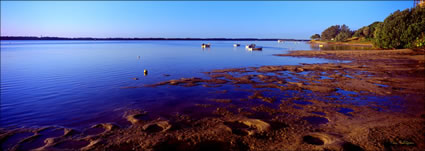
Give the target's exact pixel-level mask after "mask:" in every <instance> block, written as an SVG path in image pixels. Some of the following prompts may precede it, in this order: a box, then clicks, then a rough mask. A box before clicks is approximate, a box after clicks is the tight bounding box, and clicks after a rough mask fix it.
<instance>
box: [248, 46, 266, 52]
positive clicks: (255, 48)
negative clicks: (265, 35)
mask: <svg viewBox="0 0 425 151" xmlns="http://www.w3.org/2000/svg"><path fill="white" fill-rule="evenodd" d="M248 50H249V51H254V50H257V51H262V50H263V47H254V48H248Z"/></svg>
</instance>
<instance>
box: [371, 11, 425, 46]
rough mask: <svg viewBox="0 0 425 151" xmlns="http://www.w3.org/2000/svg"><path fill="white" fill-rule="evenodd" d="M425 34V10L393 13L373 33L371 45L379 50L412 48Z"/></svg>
mask: <svg viewBox="0 0 425 151" xmlns="http://www.w3.org/2000/svg"><path fill="white" fill-rule="evenodd" d="M424 32H425V8H421V7H416V8H412V9H406V10H404V11H399V10H397V11H395V12H394V13H392V14H391V15H390V16H388V17H387V18H386V19H385V20H384V22H382V23H380V24H378V25H377V26H376V29H375V31H374V36H375V38H374V40H373V43H374V44H375V46H376V47H380V48H387V49H388V48H413V47H416V46H415V44H414V43H415V41H417V40H418V37H419V39H420V36H421V35H422V34H423V33H424Z"/></svg>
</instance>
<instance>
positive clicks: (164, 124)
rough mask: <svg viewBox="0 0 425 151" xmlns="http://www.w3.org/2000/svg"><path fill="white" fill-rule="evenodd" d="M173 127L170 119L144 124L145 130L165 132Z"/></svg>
mask: <svg viewBox="0 0 425 151" xmlns="http://www.w3.org/2000/svg"><path fill="white" fill-rule="evenodd" d="M170 128H171V124H170V123H168V121H157V122H152V123H148V124H146V125H144V126H143V130H144V131H147V132H152V133H155V132H165V131H167V130H169V129H170Z"/></svg>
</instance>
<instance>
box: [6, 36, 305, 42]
mask: <svg viewBox="0 0 425 151" xmlns="http://www.w3.org/2000/svg"><path fill="white" fill-rule="evenodd" d="M0 40H208V41H277V40H281V41H310V40H305V39H277V38H92V37H78V38H68V37H30V36H28V37H27V36H2V37H0Z"/></svg>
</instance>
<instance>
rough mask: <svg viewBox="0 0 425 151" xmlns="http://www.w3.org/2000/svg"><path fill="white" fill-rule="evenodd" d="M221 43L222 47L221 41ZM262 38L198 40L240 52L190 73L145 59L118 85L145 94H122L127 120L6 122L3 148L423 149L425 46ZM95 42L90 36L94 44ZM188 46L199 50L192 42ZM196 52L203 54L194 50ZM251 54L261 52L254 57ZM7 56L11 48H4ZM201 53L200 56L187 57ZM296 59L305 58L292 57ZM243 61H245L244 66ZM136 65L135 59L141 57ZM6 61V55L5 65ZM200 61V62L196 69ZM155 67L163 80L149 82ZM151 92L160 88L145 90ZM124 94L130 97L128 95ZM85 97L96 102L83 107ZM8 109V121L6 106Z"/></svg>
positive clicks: (123, 115)
mask: <svg viewBox="0 0 425 151" xmlns="http://www.w3.org/2000/svg"><path fill="white" fill-rule="evenodd" d="M255 43H257V44H258V42H255ZM288 43H289V42H288ZM180 44H181V43H180ZM178 45H179V43H175V44H174V46H173V47H170V49H173V48H174V49H179V46H178ZM217 45H218V48H214V46H217ZM259 45H262V46H264V48H265V49H264V50H263V51H262V52H247V51H245V50H244V49H243V48H231V45H230V46H228V44H223V45H222V46H220V44H216V45H214V43H213V44H212V46H211V48H210V49H205V50H202V49H201V48H200V45H199V44H197V45H195V47H196V50H197V51H199V52H202V53H203V52H207V53H208V52H210V53H214V51H216V53H217V52H223V53H219V55H217V56H215V57H226V55H227V56H232V55H234V56H232V57H230V58H226V59H224V60H216V61H221V63H223V62H225V61H228V62H225V63H224V64H225V65H222V66H213V67H210V68H207V70H197V69H196V66H201V67H202V68H205V67H207V66H210V64H207V65H203V64H204V63H203V62H205V61H207V60H203V61H199V62H198V63H197V64H195V63H194V64H190V65H188V67H187V68H190V69H191V70H185V69H186V68H184V67H183V66H179V67H180V69H181V70H182V71H191V72H190V73H182V74H181V75H178V74H179V73H178V72H172V71H171V69H173V70H177V69H178V68H173V67H167V69H166V70H164V72H157V71H155V70H152V68H149V66H142V65H140V66H142V67H140V69H139V68H136V69H138V70H140V73H142V71H143V69H144V68H147V69H148V70H149V74H148V75H147V76H144V75H143V74H140V73H139V75H137V74H134V75H133V73H130V74H127V76H128V79H129V81H126V82H122V83H118V84H114V85H113V86H114V87H115V88H116V89H114V91H117V93H120V94H122V93H126V91H127V92H128V91H132V92H134V93H128V96H126V97H128V98H133V97H137V101H135V102H131V101H130V102H127V101H122V102H119V101H120V100H117V101H118V103H121V104H123V103H128V104H129V105H128V106H133V107H128V106H126V107H123V106H120V108H124V109H119V112H118V111H117V112H116V114H118V115H115V116H112V117H116V119H117V120H115V121H114V120H111V121H109V122H102V120H99V121H97V122H98V123H97V124H92V123H88V124H86V125H89V126H86V127H83V128H73V127H72V126H69V125H66V124H64V123H66V122H60V121H59V122H58V123H62V124H57V125H60V126H49V125H48V124H47V123H46V124H43V126H39V127H32V128H28V127H24V128H6V127H5V128H3V129H1V136H0V139H1V142H2V149H10V150H28V149H38V150H64V149H69V150H422V149H423V148H425V144H424V140H425V138H424V137H425V136H424V135H423V134H424V132H425V129H424V127H425V125H424V123H425V102H424V101H425V100H424V96H425V94H424V91H425V76H424V75H425V65H424V63H425V58H424V57H425V56H424V54H425V52H424V51H423V50H410V49H400V50H322V51H317V50H309V49H311V47H309V45H307V44H298V45H302V46H298V47H303V48H305V49H307V50H309V51H289V53H287V52H288V50H290V49H297V50H305V49H302V48H294V47H296V46H297V45H296V44H294V46H291V47H289V46H287V45H282V44H281V45H282V46H280V45H279V44H278V43H276V42H274V43H262V44H259ZM89 46H91V45H89ZM87 47H88V46H87V45H84V48H87ZM92 47H93V46H92ZM122 47H125V46H122ZM122 47H121V48H122ZM267 47H269V49H267ZM138 48H141V47H138ZM185 49H193V50H195V48H191V47H190V48H187V47H185ZM94 50H96V49H94ZM127 50H128V48H127ZM282 50H283V51H282ZM167 52H168V53H171V52H174V51H167ZM231 52H233V53H235V54H233V53H231ZM191 53H192V55H194V54H193V53H195V54H196V52H194V51H191ZM202 53H201V54H202ZM244 53H247V54H248V55H253V56H251V57H248V56H245V54H244ZM101 54H102V53H96V57H101V56H102V55H101ZM136 54H140V56H141V58H140V60H138V58H136V57H137V56H138V55H136ZM259 54H260V55H259ZM157 55H164V54H157ZM186 55H190V54H189V53H186V54H185V56H186ZM263 55H264V56H263ZM129 56H134V57H133V58H134V59H133V60H137V61H141V62H143V61H144V60H143V59H146V58H147V57H146V55H143V53H140V52H139V53H134V54H131V55H128V56H126V57H129ZM170 56H172V55H170ZM212 56H214V55H212ZM235 56H239V57H240V58H242V59H246V60H242V61H235V60H236V59H237V58H236V57H235ZM2 57H4V55H3V49H2ZM80 57H81V56H79V58H80ZM106 57H108V56H106ZM116 57H118V58H119V57H120V56H119V55H118V56H116ZM192 57H193V58H195V57H198V56H190V57H188V58H186V59H192ZM209 57H211V55H209ZM112 58H113V57H111V58H109V59H112ZM254 58H257V59H258V58H262V60H255V59H254ZM293 58H298V59H300V60H298V61H294V62H287V61H288V60H291V59H293ZM306 58H313V59H314V58H322V59H323V60H320V59H319V60H308V59H306ZM71 59H72V57H71ZM202 59H206V58H202ZM227 59H229V60H231V59H234V60H233V61H229V60H227ZM332 60H339V61H332ZM101 61H104V60H101ZM120 61H122V62H127V61H124V60H120ZM145 61H147V60H145ZM208 61H211V60H208ZM280 61H282V62H280ZM285 61H286V62H285ZM237 62H239V63H240V65H239V64H238V65H235V64H236V63H237ZM144 63H148V64H149V63H150V62H148V61H147V62H144ZM156 63H159V62H156ZM174 63H175V62H173V64H174ZM216 63H218V64H220V62H216ZM130 64H131V66H132V63H130ZM91 65H92V64H91ZM111 65H113V64H111ZM3 66H4V64H3V58H2V70H3ZM118 67H119V66H118ZM229 67H230V68H229ZM162 68H164V66H162ZM193 68H195V70H192V69H193ZM125 69H129V68H125ZM102 73H103V72H102ZM2 74H3V71H2ZM106 74H108V73H106ZM164 74H167V75H164ZM176 74H177V75H178V76H176ZM152 75H153V76H152ZM155 75H156V76H155ZM159 75H161V76H159ZM92 76H93V75H92ZM150 76H152V77H156V78H157V79H155V80H149V81H143V80H145V79H146V78H149V77H150ZM94 77H98V76H94ZM116 77H122V75H119V76H116ZM3 78H4V76H3V75H2V101H3V98H5V96H4V94H3V91H4V89H6V88H4V87H3V85H4V83H3ZM62 78H63V77H62ZM132 78H138V79H137V80H135V79H132ZM108 80H110V79H108ZM99 87H102V86H99ZM95 89H98V87H95ZM77 92H78V91H77ZM108 92H109V91H108ZM136 92H137V93H136ZM146 92H149V93H158V94H157V95H148V94H143V93H146ZM94 94H96V93H94ZM139 94H143V95H139ZM176 94H179V95H176ZM111 95H113V93H111ZM104 96H107V95H101V96H99V98H98V99H101V98H102V97H104ZM118 98H121V99H122V100H125V99H124V98H125V97H123V96H120V97H118ZM6 99H8V98H6ZM9 99H11V98H9ZM92 99H93V98H92ZM146 100H148V101H146ZM52 101H53V100H52ZM140 102H143V103H140ZM80 103H81V100H80ZM102 103H104V104H105V106H108V105H111V106H112V107H111V108H105V109H114V107H117V106H119V105H116V104H114V103H112V104H108V101H105V102H102ZM141 104H142V105H141ZM146 104H148V105H146ZM84 105H87V104H83V105H82V106H84ZM93 107H94V106H93ZM77 113H78V114H83V113H84V112H83V113H81V112H80V113H79V112H77ZM108 113H112V112H108ZM9 114H11V113H9ZM88 115H90V114H88ZM1 116H2V120H3V119H4V118H3V117H4V113H2V115H1ZM35 117H36V116H35ZM78 117H79V116H75V117H74V118H77V119H78ZM95 117H96V116H95ZM109 117H110V116H109ZM119 119H121V120H119ZM88 120H89V119H88ZM3 122H4V121H3ZM35 122H37V121H35ZM79 123H80V124H81V123H84V121H79ZM9 125H11V124H9ZM22 125H25V124H24V123H22ZM29 125H31V124H29ZM26 126H28V125H26Z"/></svg>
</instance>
